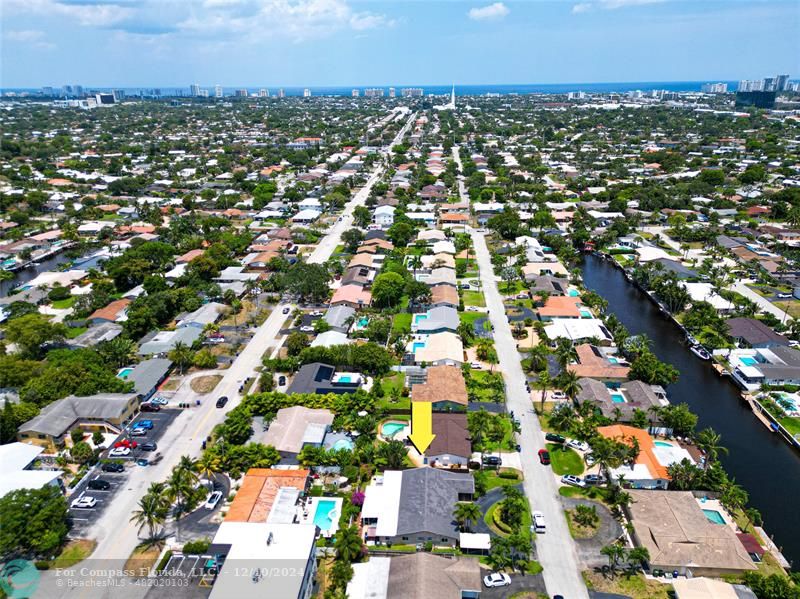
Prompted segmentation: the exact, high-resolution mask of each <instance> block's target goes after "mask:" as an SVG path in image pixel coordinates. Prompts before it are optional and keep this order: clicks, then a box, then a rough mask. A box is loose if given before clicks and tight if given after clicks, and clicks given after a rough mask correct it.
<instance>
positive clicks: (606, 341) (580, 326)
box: [544, 318, 613, 346]
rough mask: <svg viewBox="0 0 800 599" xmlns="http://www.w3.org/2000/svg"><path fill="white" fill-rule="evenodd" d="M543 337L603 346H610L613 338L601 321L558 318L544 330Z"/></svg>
mask: <svg viewBox="0 0 800 599" xmlns="http://www.w3.org/2000/svg"><path fill="white" fill-rule="evenodd" d="M544 332H545V335H547V338H548V339H550V340H551V341H556V340H558V339H569V340H570V341H573V342H576V343H579V342H588V341H593V342H595V344H598V343H599V344H600V345H604V346H608V345H611V343H612V341H613V337H612V336H611V333H610V332H609V331H608V329H607V328H606V326H605V324H604V323H603V321H602V320H599V319H596V318H559V319H557V320H554V321H552V322H551V324H549V325H547V326H546V327H545V328H544Z"/></svg>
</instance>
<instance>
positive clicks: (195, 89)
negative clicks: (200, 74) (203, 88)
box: [189, 83, 200, 97]
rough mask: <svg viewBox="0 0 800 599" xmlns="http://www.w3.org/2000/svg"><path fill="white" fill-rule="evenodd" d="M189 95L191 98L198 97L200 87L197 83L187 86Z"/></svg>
mask: <svg viewBox="0 0 800 599" xmlns="http://www.w3.org/2000/svg"><path fill="white" fill-rule="evenodd" d="M189 95H190V96H193V97H197V96H199V95H200V86H199V85H198V84H197V83H192V84H191V85H190V86H189Z"/></svg>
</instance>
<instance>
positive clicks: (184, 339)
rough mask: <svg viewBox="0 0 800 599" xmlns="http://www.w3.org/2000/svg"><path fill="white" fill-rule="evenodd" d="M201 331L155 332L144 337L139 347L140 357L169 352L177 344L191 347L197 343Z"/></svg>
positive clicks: (190, 329)
mask: <svg viewBox="0 0 800 599" xmlns="http://www.w3.org/2000/svg"><path fill="white" fill-rule="evenodd" d="M202 334H203V331H201V330H200V329H198V328H196V327H184V328H182V329H175V330H174V331H156V332H154V333H150V334H148V335H146V336H145V337H144V338H143V339H142V341H141V343H140V345H139V350H138V352H137V353H138V354H139V355H140V356H149V355H158V354H163V353H166V352H169V351H171V350H172V349H174V348H175V346H176V345H177V344H178V343H183V344H184V345H188V346H191V345H193V344H194V342H195V341H197V340H198V339H199V338H200V336H201V335H202Z"/></svg>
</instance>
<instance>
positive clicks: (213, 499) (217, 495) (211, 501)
mask: <svg viewBox="0 0 800 599" xmlns="http://www.w3.org/2000/svg"><path fill="white" fill-rule="evenodd" d="M220 499H222V491H214V492H213V493H212V494H211V495H209V496H208V499H207V500H206V504H205V506H204V507H205V508H206V509H207V510H213V509H214V508H215V507H217V504H218V503H219V500H220Z"/></svg>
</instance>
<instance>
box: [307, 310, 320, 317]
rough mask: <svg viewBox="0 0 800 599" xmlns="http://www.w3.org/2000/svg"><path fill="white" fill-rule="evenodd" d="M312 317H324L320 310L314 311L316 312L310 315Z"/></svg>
mask: <svg viewBox="0 0 800 599" xmlns="http://www.w3.org/2000/svg"><path fill="white" fill-rule="evenodd" d="M310 316H322V312H320V311H319V310H314V311H313V312H312V313H311V314H310Z"/></svg>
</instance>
